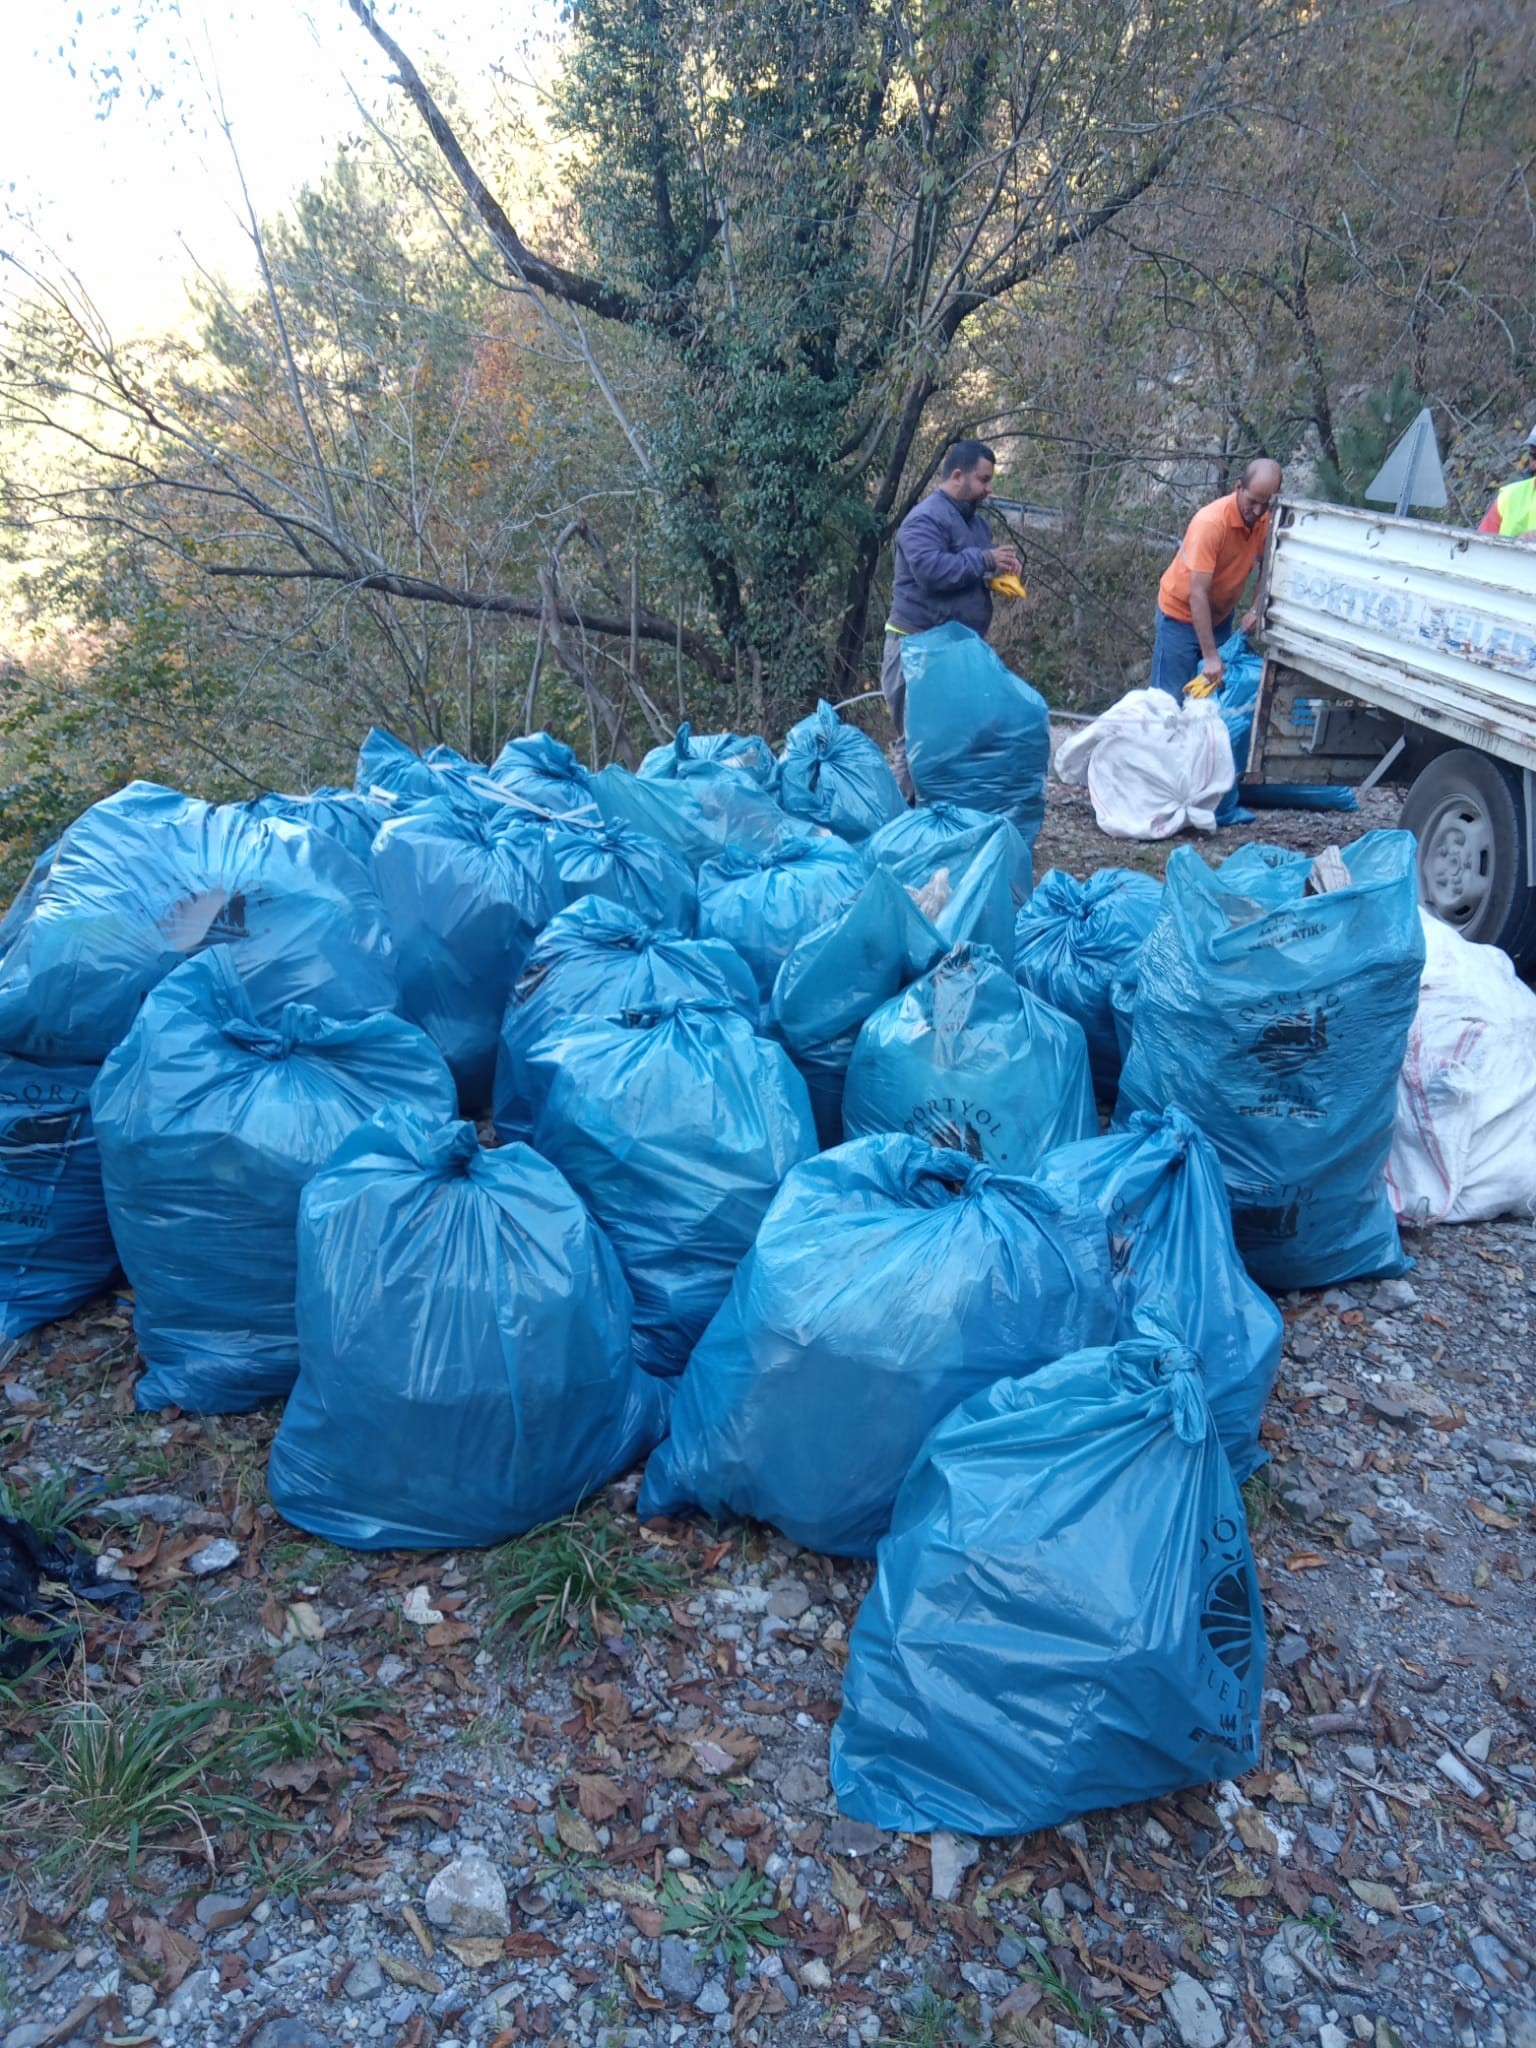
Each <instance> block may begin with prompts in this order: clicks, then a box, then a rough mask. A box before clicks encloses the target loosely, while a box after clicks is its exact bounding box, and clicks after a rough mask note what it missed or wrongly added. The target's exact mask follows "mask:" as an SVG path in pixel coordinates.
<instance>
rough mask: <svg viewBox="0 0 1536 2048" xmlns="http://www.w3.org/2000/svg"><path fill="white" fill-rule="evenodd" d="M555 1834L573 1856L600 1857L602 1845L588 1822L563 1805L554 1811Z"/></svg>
mask: <svg viewBox="0 0 1536 2048" xmlns="http://www.w3.org/2000/svg"><path fill="white" fill-rule="evenodd" d="M555 1833H556V1834H557V1835H558V1836H559V1837H560V1839H561V1841H562V1842H564V1844H565V1846H566V1848H567V1849H569V1850H570V1852H571V1854H572V1855H573V1856H601V1855H602V1853H603V1845H602V1843H601V1842H600V1841H599V1840H598V1839H597V1836H596V1835H595V1834H594V1833H593V1831H592V1825H591V1823H590V1821H585V1820H583V1819H582V1817H581V1815H580V1814H579V1813H577V1812H575V1811H574V1810H573V1809H572V1808H571V1807H569V1806H566V1805H564V1804H562V1805H560V1806H559V1807H557V1808H556V1810H555Z"/></svg>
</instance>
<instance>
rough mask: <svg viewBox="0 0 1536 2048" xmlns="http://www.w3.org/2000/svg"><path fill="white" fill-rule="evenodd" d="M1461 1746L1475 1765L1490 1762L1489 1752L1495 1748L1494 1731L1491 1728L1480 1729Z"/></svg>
mask: <svg viewBox="0 0 1536 2048" xmlns="http://www.w3.org/2000/svg"><path fill="white" fill-rule="evenodd" d="M1461 1746H1462V1748H1463V1749H1464V1750H1465V1751H1466V1752H1467V1755H1468V1756H1469V1757H1471V1759H1472V1761H1473V1763H1475V1764H1485V1763H1487V1761H1488V1752H1489V1750H1490V1749H1492V1747H1493V1730H1492V1729H1491V1728H1479V1729H1478V1731H1477V1733H1476V1734H1475V1735H1469V1736H1468V1737H1467V1739H1466V1741H1465V1742H1464V1743H1463V1744H1462V1745H1461Z"/></svg>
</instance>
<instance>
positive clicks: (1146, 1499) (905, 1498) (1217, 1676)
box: [832, 1338, 1265, 1835]
mask: <svg viewBox="0 0 1536 2048" xmlns="http://www.w3.org/2000/svg"><path fill="white" fill-rule="evenodd" d="M1264 1655H1265V1644H1264V1616H1263V1609H1262V1606H1261V1604H1260V1599H1259V1586H1258V1578H1257V1574H1256V1573H1255V1570H1254V1564H1253V1554H1252V1552H1251V1550H1250V1549H1249V1546H1248V1530H1247V1524H1246V1522H1245V1519H1244V1515H1243V1503H1242V1498H1241V1496H1240V1494H1239V1493H1238V1490H1237V1482H1236V1481H1235V1480H1234V1478H1233V1477H1232V1471H1231V1468H1230V1466H1229V1465H1228V1463H1227V1460H1226V1458H1225V1456H1224V1455H1223V1453H1222V1449H1221V1444H1220V1442H1219V1440H1218V1438H1217V1435H1216V1430H1215V1427H1214V1425H1213V1423H1212V1421H1211V1416H1210V1410H1209V1408H1208V1407H1207V1404H1206V1399H1205V1394H1204V1392H1203V1390H1202V1388H1201V1384H1200V1373H1199V1367H1198V1364H1197V1362H1196V1360H1195V1358H1194V1355H1193V1353H1191V1352H1189V1351H1187V1350H1185V1349H1184V1348H1183V1347H1181V1346H1179V1345H1176V1344H1173V1343H1171V1342H1168V1341H1162V1340H1158V1339H1155V1338H1139V1339H1137V1340H1135V1341H1133V1342H1129V1343H1122V1344H1117V1345H1115V1346H1114V1347H1113V1349H1110V1350H1092V1351H1090V1350H1084V1351H1080V1352H1078V1353H1077V1354H1076V1355H1075V1356H1072V1357H1066V1358H1062V1359H1060V1360H1059V1361H1058V1362H1057V1363H1055V1364H1053V1365H1049V1366H1047V1367H1046V1368H1045V1370H1044V1371H1043V1372H1037V1373H1034V1374H1033V1375H1031V1377H1030V1378H1028V1379H1004V1380H999V1381H998V1382H997V1383H996V1384H995V1385H993V1386H989V1387H988V1388H987V1389H986V1390H985V1391H984V1392H981V1393H978V1394H975V1395H973V1396H971V1397H970V1398H969V1399H967V1400H966V1401H964V1402H963V1403H962V1404H961V1405H960V1406H959V1407H957V1408H956V1409H955V1410H954V1411H953V1412H952V1413H951V1414H949V1415H946V1416H945V1418H944V1420H943V1421H942V1422H941V1423H940V1424H939V1426H938V1428H937V1429H935V1431H934V1432H933V1435H932V1436H931V1437H930V1438H929V1439H928V1441H927V1443H926V1444H925V1445H924V1446H923V1450H922V1455H921V1457H919V1458H918V1460H917V1462H916V1464H915V1465H914V1466H913V1468H912V1473H911V1476H910V1478H909V1479H908V1480H907V1483H906V1485H905V1486H904V1487H903V1488H902V1490H901V1498H900V1500H899V1501H898V1502H897V1504H896V1513H895V1516H894V1519H893V1521H892V1525H891V1533H890V1535H889V1536H888V1537H887V1538H886V1540H885V1542H884V1543H882V1544H881V1546H880V1568H879V1571H878V1573H877V1575H876V1578H875V1584H874V1588H873V1590H872V1591H871V1592H870V1593H869V1594H868V1595H867V1597H866V1598H865V1601H864V1605H863V1606H862V1607H861V1608H860V1609H859V1616H858V1620H857V1621H856V1622H855V1623H854V1627H853V1635H852V1638H851V1640H850V1643H849V1657H848V1669H847V1672H846V1674H845V1676H844V1680H843V1711H842V1715H841V1717H840V1719H839V1721H838V1724H837V1727H836V1728H835V1729H834V1731H833V1735H832V1785H833V1789H834V1791H835V1792H836V1794H837V1802H838V1805H839V1806H840V1807H841V1808H842V1810H843V1812H844V1813H845V1814H847V1815H848V1816H849V1817H850V1818H852V1819H854V1820H863V1821H869V1822H872V1823H873V1824H874V1825H875V1826H877V1827H882V1828H890V1829H893V1830H896V1829H902V1830H910V1831H912V1832H915V1833H926V1832H928V1831H929V1830H931V1829H933V1828H953V1829H956V1830H958V1831H960V1832H961V1833H964V1834H968V1835H1023V1834H1029V1833H1031V1832H1032V1831H1033V1830H1034V1829H1036V1828H1044V1827H1051V1826H1053V1825H1054V1824H1055V1823H1057V1822H1060V1821H1065V1820H1070V1819H1073V1818H1075V1817H1076V1816H1077V1815H1078V1814H1083V1813H1093V1812H1097V1811H1099V1810H1100V1809H1102V1808H1105V1807H1116V1806H1125V1805H1129V1804H1132V1803H1134V1802H1139V1801H1141V1800H1145V1799H1156V1798H1158V1797H1160V1796H1161V1795H1163V1794H1165V1793H1169V1792H1176V1791H1179V1790H1180V1789H1182V1788H1184V1787H1187V1786H1192V1785H1204V1784H1208V1783H1210V1782H1211V1781H1213V1780H1216V1779H1221V1778H1236V1777H1240V1776H1241V1775H1242V1774H1243V1772H1244V1771H1247V1770H1249V1769H1251V1768H1252V1766H1253V1765H1254V1764H1255V1763H1257V1762H1258V1758H1259V1716H1260V1702H1261V1697H1262V1693H1263V1686H1264Z"/></svg>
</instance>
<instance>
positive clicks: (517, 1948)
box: [501, 1907, 661, 1963]
mask: <svg viewBox="0 0 1536 2048" xmlns="http://www.w3.org/2000/svg"><path fill="white" fill-rule="evenodd" d="M630 1910H631V1912H633V1910H634V1908H633V1907H631V1908H630ZM656 1920H657V1928H656V1932H657V1933H658V1934H659V1933H660V1932H661V1925H660V1922H661V1915H660V1914H659V1913H658V1914H657V1915H656ZM501 1952H502V1954H503V1955H507V1956H512V1957H514V1958H515V1959H516V1960H517V1961H518V1962H523V1963H532V1962H539V1961H542V1960H544V1959H546V1958H547V1957H549V1956H557V1955H559V1953H560V1950H559V1947H558V1946H557V1944H556V1943H554V1942H552V1941H551V1940H550V1938H549V1936H548V1935H547V1934H540V1933H538V1932H537V1931H536V1930H535V1929H534V1928H532V1927H525V1928H524V1929H523V1930H522V1932H521V1933H520V1934H509V1935H508V1936H507V1938H506V1940H505V1941H504V1942H503V1943H502V1945H501Z"/></svg>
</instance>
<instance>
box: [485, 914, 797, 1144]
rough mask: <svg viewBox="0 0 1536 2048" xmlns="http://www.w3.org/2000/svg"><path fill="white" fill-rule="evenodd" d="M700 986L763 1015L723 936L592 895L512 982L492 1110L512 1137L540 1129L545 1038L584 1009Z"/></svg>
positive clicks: (678, 995)
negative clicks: (662, 925)
mask: <svg viewBox="0 0 1536 2048" xmlns="http://www.w3.org/2000/svg"><path fill="white" fill-rule="evenodd" d="M688 996H695V997H699V998H701V999H702V1000H705V1001H709V1000H712V999H713V1000H716V1001H719V1002H723V1003H727V1004H729V1005H730V1006H731V1007H732V1008H733V1009H736V1010H739V1011H740V1012H741V1014H742V1015H743V1016H744V1017H746V1018H748V1019H749V1020H752V1021H755V1020H756V1018H757V1015H758V1008H759V1005H758V996H757V984H756V983H755V982H754V980H753V979H752V972H751V969H750V968H749V967H748V966H747V964H746V962H745V961H744V960H742V959H741V957H740V956H739V954H737V953H736V952H735V951H734V950H733V949H732V948H731V947H730V946H728V945H726V944H725V942H724V941H723V940H721V939H685V938H684V937H683V936H682V934H681V933H679V932H668V931H662V930H660V929H658V927H657V926H655V925H653V924H650V923H648V922H647V921H646V919H645V918H643V917H640V916H639V915H637V913H636V912H635V911H633V910H626V909H625V908H624V906H623V905H622V904H620V903H610V902H607V901H606V900H605V899H604V898H602V897H600V896H584V897H583V898H582V899H581V901H580V902H579V903H573V904H572V906H571V908H570V909H569V910H564V911H562V912H561V913H560V915H559V916H558V917H553V918H551V919H550V921H549V923H548V924H547V925H546V926H545V927H544V930H543V931H542V932H541V933H540V934H539V936H538V938H537V939H535V941H534V943H533V949H532V951H531V952H530V953H529V955H528V961H527V964H526V966H525V967H524V969H523V971H522V973H521V974H520V975H519V976H518V978H517V981H516V982H515V984H514V985H513V989H512V993H511V996H510V997H509V998H508V1001H507V1008H506V1014H505V1015H504V1017H503V1018H502V1024H501V1036H500V1042H499V1044H498V1047H497V1053H496V1085H495V1093H494V1101H493V1108H492V1116H493V1118H494V1121H495V1125H496V1134H497V1136H498V1137H500V1138H502V1139H503V1140H506V1139H512V1138H521V1139H523V1140H524V1141H525V1142H526V1141H527V1140H529V1139H531V1138H532V1136H533V1119H534V1116H535V1114H536V1112H537V1108H538V1103H537V1100H536V1099H535V1096H536V1077H535V1076H534V1075H533V1074H532V1073H531V1072H530V1069H529V1057H530V1055H531V1053H532V1051H533V1048H534V1047H535V1046H536V1045H537V1044H538V1043H539V1041H540V1040H541V1039H542V1038H545V1037H548V1036H549V1035H550V1034H551V1033H553V1032H557V1031H559V1030H562V1029H565V1028H566V1027H568V1026H570V1025H572V1024H575V1023H577V1022H579V1021H580V1020H581V1019H582V1018H585V1017H606V1016H617V1015H618V1014H619V1012H620V1011H623V1010H654V1009H658V1008H660V1007H661V1006H662V1005H663V1004H665V1003H668V1002H676V1001H678V1000H680V999H682V998H684V997H688Z"/></svg>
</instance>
